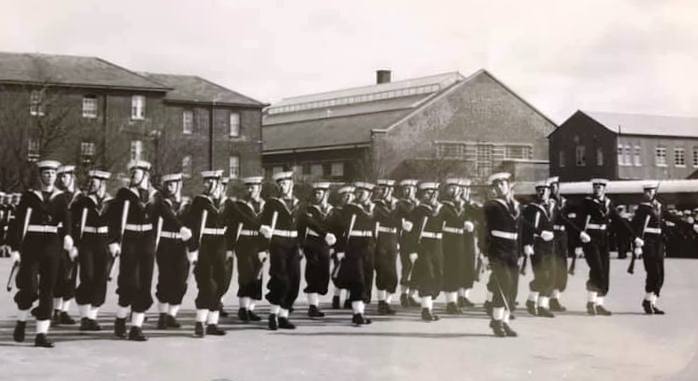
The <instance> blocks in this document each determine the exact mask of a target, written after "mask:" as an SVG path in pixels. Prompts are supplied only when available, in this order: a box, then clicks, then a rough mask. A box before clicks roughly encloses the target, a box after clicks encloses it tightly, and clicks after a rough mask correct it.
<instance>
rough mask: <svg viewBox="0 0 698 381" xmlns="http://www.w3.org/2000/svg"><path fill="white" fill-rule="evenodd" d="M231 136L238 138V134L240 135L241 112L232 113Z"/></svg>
mask: <svg viewBox="0 0 698 381" xmlns="http://www.w3.org/2000/svg"><path fill="white" fill-rule="evenodd" d="M229 136H230V137H231V138H237V137H238V136H240V113H237V112H231V113H230V130H229Z"/></svg>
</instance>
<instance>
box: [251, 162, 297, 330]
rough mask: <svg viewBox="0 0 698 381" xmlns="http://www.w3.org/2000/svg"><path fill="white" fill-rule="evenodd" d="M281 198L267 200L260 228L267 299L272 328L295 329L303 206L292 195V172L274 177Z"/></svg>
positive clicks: (270, 326)
mask: <svg viewBox="0 0 698 381" xmlns="http://www.w3.org/2000/svg"><path fill="white" fill-rule="evenodd" d="M272 178H273V179H274V181H275V182H276V184H277V186H278V188H279V197H271V198H269V199H268V200H267V202H266V203H265V205H264V210H263V211H262V225H261V227H260V229H259V231H260V233H261V234H262V235H263V236H264V238H265V239H266V241H267V243H265V244H266V246H268V248H269V278H270V279H269V283H267V289H269V292H268V293H267V294H266V299H267V301H269V304H271V306H270V308H269V312H270V314H269V329H270V330H272V331H275V330H277V329H279V328H282V329H295V328H296V326H295V325H294V324H293V323H291V322H290V320H289V314H290V310H291V308H293V303H294V302H295V300H296V297H297V296H298V291H299V288H300V255H299V253H298V249H299V245H298V227H297V224H298V214H299V213H300V206H299V201H298V199H297V198H296V197H295V196H294V195H293V172H292V171H286V172H279V173H277V174H275V175H274V176H273V177H272Z"/></svg>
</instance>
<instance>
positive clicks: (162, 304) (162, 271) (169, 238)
mask: <svg viewBox="0 0 698 381" xmlns="http://www.w3.org/2000/svg"><path fill="white" fill-rule="evenodd" d="M161 181H162V190H161V191H160V192H157V193H156V194H155V197H153V201H152V203H153V205H152V215H153V220H154V221H155V260H156V262H157V265H158V283H157V286H156V288H155V289H156V291H155V297H156V298H157V299H158V312H159V317H158V329H167V328H179V327H180V324H179V322H177V313H178V312H179V307H180V305H181V304H182V298H184V294H185V293H186V292H187V277H188V276H189V261H188V259H187V247H186V244H185V242H186V241H188V240H189V239H191V237H192V233H191V230H190V229H189V228H187V227H185V226H184V223H183V221H182V217H183V216H182V215H181V214H180V212H181V205H180V203H181V198H182V197H181V189H182V174H181V173H172V174H167V175H164V176H162V179H161Z"/></svg>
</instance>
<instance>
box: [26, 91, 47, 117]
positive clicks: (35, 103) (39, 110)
mask: <svg viewBox="0 0 698 381" xmlns="http://www.w3.org/2000/svg"><path fill="white" fill-rule="evenodd" d="M43 101H44V94H43V92H42V91H40V90H32V92H31V94H30V95H29V114H30V115H32V116H43V115H44V104H43Z"/></svg>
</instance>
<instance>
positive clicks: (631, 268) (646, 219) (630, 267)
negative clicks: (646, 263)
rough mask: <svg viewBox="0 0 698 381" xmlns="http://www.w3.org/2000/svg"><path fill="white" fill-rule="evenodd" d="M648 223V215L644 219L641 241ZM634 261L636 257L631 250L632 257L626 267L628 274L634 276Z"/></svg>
mask: <svg viewBox="0 0 698 381" xmlns="http://www.w3.org/2000/svg"><path fill="white" fill-rule="evenodd" d="M649 223H650V215H649V214H648V215H647V216H646V217H645V225H644V226H643V227H642V234H641V235H642V239H644V238H645V230H646V229H647V225H648V224H649ZM635 259H637V255H635V250H633V256H632V258H630V265H629V266H628V274H634V273H635Z"/></svg>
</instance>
